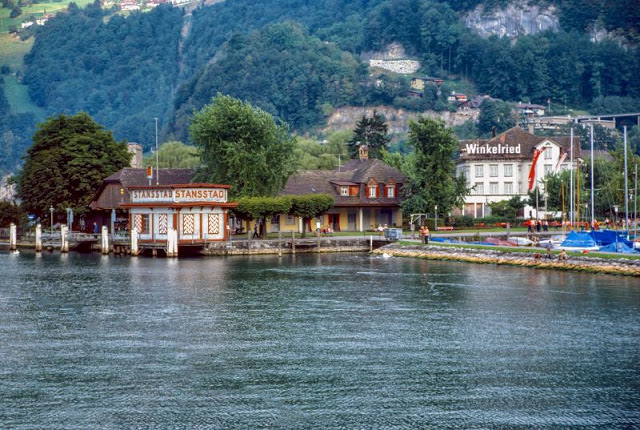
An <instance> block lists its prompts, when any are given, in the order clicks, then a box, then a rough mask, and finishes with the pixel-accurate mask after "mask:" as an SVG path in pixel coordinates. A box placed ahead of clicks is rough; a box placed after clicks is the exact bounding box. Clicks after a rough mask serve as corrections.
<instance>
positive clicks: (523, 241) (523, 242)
mask: <svg viewBox="0 0 640 430" xmlns="http://www.w3.org/2000/svg"><path fill="white" fill-rule="evenodd" d="M507 242H511V243H512V244H514V245H516V246H531V245H533V241H532V240H531V239H527V238H526V237H519V236H514V237H510V238H509V239H507Z"/></svg>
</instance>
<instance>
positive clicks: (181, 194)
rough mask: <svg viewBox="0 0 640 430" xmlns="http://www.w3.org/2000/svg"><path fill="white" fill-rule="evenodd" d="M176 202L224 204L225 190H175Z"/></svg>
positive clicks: (225, 199) (225, 198)
mask: <svg viewBox="0 0 640 430" xmlns="http://www.w3.org/2000/svg"><path fill="white" fill-rule="evenodd" d="M174 199H175V201H176V202H203V201H204V202H222V203H224V202H226V201H227V190H225V189H224V188H183V189H179V190H175V197H174Z"/></svg>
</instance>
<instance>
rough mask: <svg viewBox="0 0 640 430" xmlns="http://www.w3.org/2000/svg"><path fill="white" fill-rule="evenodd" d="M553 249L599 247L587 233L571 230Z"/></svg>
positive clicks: (593, 248)
mask: <svg viewBox="0 0 640 430" xmlns="http://www.w3.org/2000/svg"><path fill="white" fill-rule="evenodd" d="M555 249H564V250H565V251H577V252H584V251H587V252H588V251H598V250H599V249H600V247H599V246H598V244H597V243H596V241H595V240H594V239H593V237H591V235H590V234H589V233H584V232H579V233H578V232H575V231H573V230H572V231H571V232H570V233H569V234H568V235H567V238H566V239H565V240H563V241H562V243H561V244H560V245H559V246H558V247H557V248H555Z"/></svg>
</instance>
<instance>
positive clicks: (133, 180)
mask: <svg viewBox="0 0 640 430" xmlns="http://www.w3.org/2000/svg"><path fill="white" fill-rule="evenodd" d="M159 170H160V172H159V175H158V184H159V185H178V184H189V183H191V182H192V178H193V173H194V172H193V170H192V169H159ZM153 172H154V174H155V173H156V169H153ZM155 183H156V178H155V177H154V178H153V180H152V184H153V185H155ZM111 184H119V186H121V187H122V188H124V189H125V190H129V189H130V188H136V187H145V186H148V185H149V179H148V178H147V169H136V168H133V167H125V168H124V169H121V170H118V171H117V172H116V173H114V174H113V175H111V176H108V177H107V178H105V179H104V180H103V181H102V184H100V186H99V187H98V189H97V190H96V193H95V195H94V197H93V201H92V202H91V203H90V204H89V207H91V208H92V209H97V208H98V201H99V199H100V196H101V195H102V193H103V192H104V190H105V188H106V187H107V186H108V185H111Z"/></svg>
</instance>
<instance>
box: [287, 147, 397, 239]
mask: <svg viewBox="0 0 640 430" xmlns="http://www.w3.org/2000/svg"><path fill="white" fill-rule="evenodd" d="M406 181H407V178H406V176H405V175H404V174H403V173H402V172H400V171H399V170H397V169H395V168H393V167H391V166H389V165H387V164H385V163H383V162H382V161H380V160H373V159H369V158H368V149H367V147H366V146H363V147H361V148H360V158H359V159H358V160H351V161H349V162H347V163H346V164H344V165H342V166H340V167H339V168H338V169H336V170H309V171H303V172H300V173H298V174H296V175H294V176H292V177H291V178H289V180H288V181H287V185H286V186H285V189H284V191H283V192H282V194H283V195H303V194H315V193H326V194H329V195H330V196H332V197H333V199H334V206H333V208H331V209H330V210H329V211H328V212H327V213H326V214H325V216H322V217H320V218H319V219H318V220H317V222H319V223H320V228H322V229H328V228H329V227H330V228H331V229H333V230H334V231H366V230H371V229H374V228H376V226H378V225H385V224H386V225H387V226H389V227H391V226H401V225H402V210H401V208H400V202H401V199H400V197H401V192H402V187H403V185H404V184H405V182H406ZM309 227H312V228H315V226H309Z"/></svg>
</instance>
